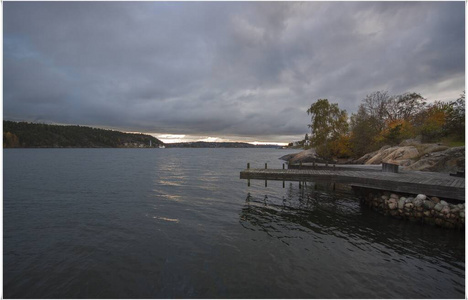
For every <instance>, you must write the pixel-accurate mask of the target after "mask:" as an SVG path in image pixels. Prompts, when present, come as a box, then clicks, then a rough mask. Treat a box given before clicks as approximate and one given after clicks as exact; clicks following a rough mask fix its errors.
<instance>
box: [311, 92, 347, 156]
mask: <svg viewBox="0 0 468 300" xmlns="http://www.w3.org/2000/svg"><path fill="white" fill-rule="evenodd" d="M307 114H309V115H311V124H309V125H308V126H309V127H310V128H311V136H310V141H311V143H312V145H313V146H315V147H316V148H317V153H318V154H319V155H321V156H323V157H325V158H331V157H332V156H333V154H334V153H333V149H332V142H333V141H336V140H338V139H339V138H340V137H341V136H343V135H346V134H347V132H348V122H347V119H348V116H347V114H346V111H345V110H340V108H339V107H338V104H337V103H333V104H330V103H329V102H328V99H318V100H317V102H315V103H313V104H312V105H311V106H310V108H309V109H308V110H307Z"/></svg>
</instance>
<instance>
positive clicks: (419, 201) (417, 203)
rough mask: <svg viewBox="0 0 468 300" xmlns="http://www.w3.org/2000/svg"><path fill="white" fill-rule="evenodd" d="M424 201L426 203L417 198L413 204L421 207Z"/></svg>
mask: <svg viewBox="0 0 468 300" xmlns="http://www.w3.org/2000/svg"><path fill="white" fill-rule="evenodd" d="M423 201H424V200H422V199H418V198H417V197H416V199H414V201H413V204H414V206H416V207H421V206H422V204H423Z"/></svg>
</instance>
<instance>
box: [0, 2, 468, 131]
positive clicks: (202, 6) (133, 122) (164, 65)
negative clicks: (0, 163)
mask: <svg viewBox="0 0 468 300" xmlns="http://www.w3.org/2000/svg"><path fill="white" fill-rule="evenodd" d="M464 20H465V13H464V3H463V2H444V3H443V2H345V3H342V2H314V3H311V2H300V3H295V2H285V3H282V2H256V3H249V2H237V3H233V2H215V3H213V2H204V3H197V2H185V3H176V2H138V3H131V2H42V3H41V2H5V3H4V118H5V119H14V120H30V121H44V122H57V123H75V124H76V123H78V124H84V125H94V126H104V127H105V126H107V127H114V128H118V129H123V130H132V131H146V132H167V133H173V134H196V135H212V136H213V135H214V136H248V137H264V139H269V140H274V139H275V138H276V137H277V136H294V135H296V136H302V134H304V133H305V132H307V130H308V129H307V125H306V124H307V122H308V116H307V114H306V112H305V111H306V109H307V107H308V106H310V104H311V103H312V102H313V101H315V100H316V99H318V98H328V99H329V100H330V101H332V102H338V103H339V104H340V107H342V108H344V109H347V110H348V111H349V112H353V111H355V110H356V109H357V106H358V104H359V102H360V100H361V99H362V98H364V97H365V95H366V94H368V93H371V92H373V91H377V90H382V89H385V90H388V91H389V92H390V93H392V94H398V93H404V92H407V91H416V92H421V93H423V96H425V97H427V98H429V99H431V100H438V99H442V100H451V99H455V98H457V96H458V95H459V94H460V93H461V92H462V91H463V89H464V80H465V75H464V72H465V71H464V60H465V56H464V51H465V46H464V44H465V40H464V36H465V31H464Z"/></svg>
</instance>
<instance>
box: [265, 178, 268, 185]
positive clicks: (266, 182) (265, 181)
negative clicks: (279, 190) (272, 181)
mask: <svg viewBox="0 0 468 300" xmlns="http://www.w3.org/2000/svg"><path fill="white" fill-rule="evenodd" d="M267 186H268V184H267V180H266V179H265V187H267Z"/></svg>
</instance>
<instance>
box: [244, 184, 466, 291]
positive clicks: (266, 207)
mask: <svg viewBox="0 0 468 300" xmlns="http://www.w3.org/2000/svg"><path fill="white" fill-rule="evenodd" d="M263 192H265V194H260V193H259V191H258V190H252V192H248V193H247V196H246V198H245V204H244V207H243V208H242V210H241V212H240V215H239V222H240V224H241V225H242V227H244V228H245V229H247V230H249V231H254V232H262V233H264V234H266V235H267V236H269V237H270V238H274V239H278V240H280V241H281V242H282V243H284V244H285V245H287V246H293V247H297V246H298V245H299V244H300V243H296V242H295V240H297V239H299V240H304V239H308V240H309V241H313V242H312V244H311V245H312V247H310V248H309V250H311V249H313V250H312V251H314V252H315V253H321V252H324V253H325V252H327V251H337V250H336V249H337V247H340V250H339V252H341V254H342V255H343V256H348V257H349V258H350V259H354V260H356V262H355V263H358V264H359V263H363V264H364V263H367V264H372V263H374V264H375V266H379V267H376V268H375V269H374V270H372V271H371V272H370V273H367V274H366V272H369V270H365V272H364V271H362V272H360V271H356V272H354V273H353V274H354V276H358V277H361V278H362V280H365V279H366V276H368V275H370V274H372V276H375V277H376V278H378V277H380V276H382V280H384V278H385V277H384V275H383V273H384V272H385V273H386V272H388V271H389V270H391V269H395V270H399V273H400V274H404V273H405V272H407V273H408V274H407V275H410V274H412V275H411V276H413V278H418V277H417V276H424V278H425V282H426V284H427V283H429V282H432V283H431V284H433V286H431V287H426V289H420V290H418V289H417V288H416V289H414V290H413V291H412V292H411V293H410V294H404V295H405V296H406V297H407V296H409V295H413V296H414V297H431V296H430V295H431V293H432V292H433V293H435V294H437V295H438V297H442V298H444V297H445V298H447V297H460V296H462V295H463V294H464V276H465V273H464V239H463V233H462V232H457V231H447V230H444V229H441V228H437V227H428V226H421V225H420V224H415V223H410V222H406V221H401V220H395V219H392V218H389V217H385V216H382V215H380V214H377V213H375V212H374V211H371V210H369V209H368V208H367V207H361V206H360V204H359V199H357V198H355V197H354V196H353V195H352V194H350V193H348V192H339V191H335V192H333V191H331V190H330V186H329V187H328V189H327V188H325V189H317V185H316V184H314V183H312V184H310V183H309V184H307V183H306V184H304V183H303V184H302V185H299V184H298V183H297V182H296V183H294V184H293V183H289V185H288V186H287V189H286V191H285V192H284V194H283V196H282V197H278V194H277V193H275V194H271V195H269V194H268V189H267V188H265V189H264V190H263ZM319 256H321V257H322V259H326V255H324V254H320V255H319ZM434 265H436V266H437V267H434ZM375 266H374V267H375ZM326 273H327V271H326V270H323V274H322V275H323V276H327V274H326ZM443 273H446V274H452V275H455V276H454V277H453V278H452V279H451V280H441V278H442V277H441V276H442V274H443ZM416 274H419V275H417V276H416ZM330 276H331V275H330ZM343 276H345V273H343ZM414 276H416V277H414ZM402 277H405V275H402ZM421 278H423V277H420V278H419V279H421ZM419 279H417V280H416V281H415V282H414V284H416V285H419V284H422V282H419ZM405 280H406V281H408V279H405ZM410 281H411V280H410ZM442 281H444V282H445V283H444V284H448V285H449V286H451V288H449V289H448V290H447V286H444V285H443V284H442ZM394 284H395V286H396V287H398V286H399V285H400V287H398V288H399V289H404V286H405V285H407V284H408V282H405V283H403V282H401V281H400V282H398V281H397V282H396V283H394ZM394 292H395V293H394V294H392V292H391V291H387V292H386V293H383V294H382V295H381V296H383V297H394V296H396V295H398V292H397V291H394ZM413 293H414V294H413ZM376 295H378V293H377V294H376ZM400 295H401V294H400ZM413 296H412V297H413ZM363 297H365V296H363Z"/></svg>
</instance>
